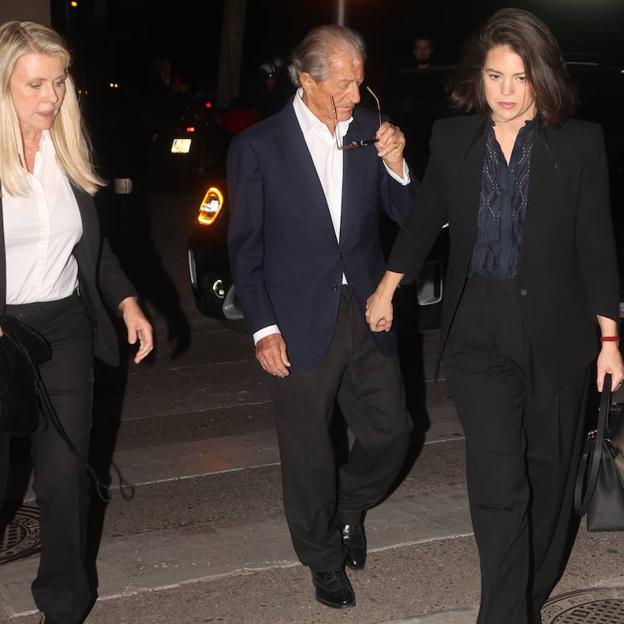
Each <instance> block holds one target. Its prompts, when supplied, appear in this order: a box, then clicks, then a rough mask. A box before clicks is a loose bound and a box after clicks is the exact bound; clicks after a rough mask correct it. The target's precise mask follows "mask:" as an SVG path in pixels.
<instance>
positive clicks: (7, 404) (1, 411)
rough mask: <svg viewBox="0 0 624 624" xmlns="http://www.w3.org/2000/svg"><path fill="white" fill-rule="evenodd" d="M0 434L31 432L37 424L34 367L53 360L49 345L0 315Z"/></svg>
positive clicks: (38, 408) (36, 374) (29, 330)
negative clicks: (0, 331)
mask: <svg viewBox="0 0 624 624" xmlns="http://www.w3.org/2000/svg"><path fill="white" fill-rule="evenodd" d="M0 327H1V328H2V331H3V336H0V431H2V432H4V433H8V434H10V435H12V436H24V435H28V434H29V433H32V432H33V431H34V430H35V429H36V428H37V425H38V423H39V415H40V411H41V409H40V396H39V395H40V389H39V388H40V386H39V384H40V380H39V374H38V371H37V368H36V366H37V365H39V364H42V363H43V362H46V361H47V360H49V359H50V358H51V357H52V351H51V350H50V345H49V344H48V342H47V341H46V339H45V338H44V337H43V336H42V335H41V334H39V333H37V332H36V331H35V330H34V329H31V328H30V327H28V325H25V324H24V323H22V322H21V321H19V320H18V319H16V318H15V317H13V316H8V315H4V316H0Z"/></svg>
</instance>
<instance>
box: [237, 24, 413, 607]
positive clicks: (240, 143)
mask: <svg viewBox="0 0 624 624" xmlns="http://www.w3.org/2000/svg"><path fill="white" fill-rule="evenodd" d="M364 55H365V50H364V43H363V41H362V39H361V38H360V36H359V35H357V34H356V33H354V32H353V31H351V30H349V29H347V28H343V27H340V26H321V27H319V28H316V29H314V30H312V31H311V32H310V33H309V34H308V35H307V36H306V37H305V38H304V39H303V41H302V42H301V43H300V44H299V46H298V47H297V49H296V50H295V53H294V55H293V59H292V64H291V65H290V67H289V71H290V74H291V78H292V79H293V81H294V82H295V84H296V85H297V86H298V87H299V88H298V91H297V93H296V95H295V96H294V98H293V99H292V101H289V102H288V103H287V105H286V106H285V108H284V109H283V110H281V111H280V112H279V113H277V114H276V115H274V116H273V117H270V118H269V119H267V120H265V121H263V122H261V123H258V124H256V125H254V126H252V127H250V128H248V129H247V130H246V131H245V132H243V133H242V134H240V135H239V136H238V137H237V138H236V139H235V140H234V141H233V143H232V146H231V149H230V154H229V158H228V182H229V194H230V229H229V251H230V259H231V265H232V272H233V276H234V283H235V285H236V290H237V295H238V297H239V300H240V302H241V305H242V307H243V310H244V312H245V316H246V319H247V322H248V325H249V327H250V330H251V331H252V332H253V337H254V341H255V344H256V356H257V358H258V360H259V362H260V364H261V366H262V368H263V369H264V370H265V371H266V372H267V373H269V374H270V375H273V377H274V381H273V402H274V409H275V417H276V425H277V433H278V438H279V446H280V453H281V460H282V478H283V487H284V506H285V511H286V518H287V521H288V526H289V528H290V532H291V535H292V540H293V545H294V548H295V551H296V552H297V555H298V557H299V559H300V560H301V562H302V563H303V564H305V565H307V566H309V567H310V568H311V570H312V578H313V583H314V586H315V588H316V598H317V600H319V602H321V603H323V604H325V605H328V606H330V607H337V608H340V607H347V606H352V605H354V604H355V597H354V594H353V589H352V588H351V584H350V583H349V579H348V578H347V576H346V575H345V573H344V565H345V563H346V564H347V565H348V566H349V567H350V568H352V569H358V568H362V567H364V563H365V559H366V541H365V537H364V530H363V524H362V523H363V515H364V512H365V511H366V510H367V509H369V508H370V507H372V506H373V505H376V504H377V503H378V502H379V501H380V500H381V499H382V498H383V497H384V496H385V495H387V493H388V491H389V489H390V488H391V486H392V485H393V482H394V481H395V479H396V477H397V474H398V472H399V469H400V467H401V464H402V462H403V460H404V457H405V454H406V451H407V445H408V440H409V425H408V414H407V411H406V408H405V399H404V395H403V386H402V382H401V375H400V371H399V366H398V360H397V356H396V352H395V346H396V337H395V335H394V334H393V333H392V332H388V333H386V332H383V333H380V334H373V333H372V332H370V331H369V329H368V326H367V324H366V321H365V318H364V309H365V304H366V299H367V297H369V295H371V293H372V292H373V291H374V290H375V286H376V284H377V282H378V281H379V279H380V278H381V276H382V274H383V272H384V267H385V262H384V258H383V254H382V250H381V246H380V242H379V218H380V210H381V209H383V210H384V211H386V212H387V213H388V214H389V215H390V216H391V217H392V218H393V219H394V220H395V221H397V222H398V223H403V221H404V220H405V219H406V217H407V215H408V213H409V212H410V210H411V207H412V206H413V204H414V190H415V189H414V183H413V182H411V181H410V178H409V172H408V169H407V166H406V164H405V162H404V159H403V148H404V147H405V139H404V136H403V133H402V132H401V131H400V130H399V128H397V127H395V126H393V125H392V124H390V123H388V122H384V123H381V118H380V114H378V112H371V111H369V110H365V109H361V108H357V109H356V105H357V104H358V102H359V101H360V88H361V86H362V82H363V80H364ZM336 401H338V404H339V406H340V409H341V410H342V413H343V415H344V417H345V419H346V421H347V423H348V426H349V428H350V430H351V431H352V433H353V434H354V437H355V442H354V444H353V446H352V448H351V450H350V454H349V458H348V461H347V462H346V463H345V464H343V465H342V466H341V467H340V469H339V473H338V479H337V478H336V467H335V460H334V454H333V448H332V443H331V440H330V436H329V432H328V430H329V425H330V420H331V417H332V413H333V408H334V405H335V403H336Z"/></svg>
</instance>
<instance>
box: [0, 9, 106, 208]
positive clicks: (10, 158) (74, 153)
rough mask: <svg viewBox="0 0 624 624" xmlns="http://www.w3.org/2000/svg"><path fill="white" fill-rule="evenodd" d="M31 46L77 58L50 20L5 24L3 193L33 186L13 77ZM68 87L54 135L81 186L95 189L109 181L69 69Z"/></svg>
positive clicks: (0, 54)
mask: <svg viewBox="0 0 624 624" xmlns="http://www.w3.org/2000/svg"><path fill="white" fill-rule="evenodd" d="M31 52H34V53H36V54H48V55H50V56H58V57H60V58H61V60H62V61H63V64H64V65H65V68H66V69H68V68H69V66H70V64H71V55H70V53H69V50H68V49H67V46H66V44H65V42H64V41H63V39H62V37H61V36H60V35H59V34H58V33H57V32H55V31H54V30H52V29H50V28H48V27H47V26H43V25H41V24H37V23H35V22H18V21H13V22H7V23H6V24H3V25H2V26H0V181H1V182H2V191H3V193H7V194H9V195H22V196H23V195H27V194H28V191H29V184H28V177H27V175H26V169H25V168H24V166H23V163H24V162H25V160H24V147H23V142H22V135H21V131H20V126H19V121H18V118H17V113H16V112H15V107H14V105H13V99H12V97H11V91H10V88H9V82H10V80H11V76H12V75H13V71H14V70H15V64H16V63H17V61H18V60H19V59H20V57H22V56H23V55H24V54H29V53H31ZM65 87H66V90H65V98H64V100H63V103H62V104H61V107H60V109H59V112H58V113H57V115H56V117H55V119H54V121H53V123H52V126H51V128H50V137H51V139H52V142H53V143H54V149H55V151H56V159H57V161H58V163H59V165H60V167H61V169H62V170H63V171H64V172H65V174H66V175H67V177H68V178H69V179H70V181H71V182H72V183H73V184H74V185H75V186H77V187H79V188H81V189H83V190H84V191H86V192H87V193H90V194H91V195H93V194H95V192H96V191H97V189H98V187H99V186H103V185H104V182H103V180H102V179H101V178H100V177H99V176H98V175H97V174H96V173H95V170H94V167H93V162H92V159H91V144H90V142H89V139H88V137H87V134H86V132H85V130H84V127H83V124H82V117H81V114H80V105H79V103H78V97H77V95H76V88H75V87H74V83H73V81H72V79H71V76H69V75H68V76H67V79H66V82H65Z"/></svg>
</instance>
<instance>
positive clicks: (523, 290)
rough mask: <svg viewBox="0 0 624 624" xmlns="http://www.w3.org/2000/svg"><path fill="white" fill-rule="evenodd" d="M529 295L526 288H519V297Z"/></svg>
mask: <svg viewBox="0 0 624 624" xmlns="http://www.w3.org/2000/svg"><path fill="white" fill-rule="evenodd" d="M528 294H529V291H528V290H527V289H526V288H521V289H520V296H521V297H526V296H527V295H528Z"/></svg>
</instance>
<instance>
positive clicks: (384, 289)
mask: <svg viewBox="0 0 624 624" xmlns="http://www.w3.org/2000/svg"><path fill="white" fill-rule="evenodd" d="M402 279H403V274H402V273H394V272H392V271H386V274H385V275H384V276H383V278H382V280H381V282H379V286H377V294H378V296H379V297H381V298H382V299H386V300H388V301H392V297H394V291H395V290H396V289H397V286H398V285H399V282H400V281H401V280H402Z"/></svg>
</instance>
